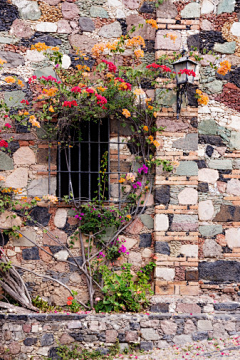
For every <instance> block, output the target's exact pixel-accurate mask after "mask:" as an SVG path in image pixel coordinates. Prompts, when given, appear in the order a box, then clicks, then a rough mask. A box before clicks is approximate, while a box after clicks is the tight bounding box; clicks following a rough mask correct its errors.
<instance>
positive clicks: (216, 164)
mask: <svg viewBox="0 0 240 360" xmlns="http://www.w3.org/2000/svg"><path fill="white" fill-rule="evenodd" d="M208 166H209V168H210V169H217V170H228V169H230V170H231V169H232V160H228V159H227V160H219V159H211V160H210V161H209V163H208Z"/></svg>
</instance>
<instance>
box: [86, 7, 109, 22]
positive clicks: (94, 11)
mask: <svg viewBox="0 0 240 360" xmlns="http://www.w3.org/2000/svg"><path fill="white" fill-rule="evenodd" d="M90 16H91V17H93V18H98V17H99V18H102V19H107V18H109V15H108V12H107V11H106V10H105V9H103V8H102V7H100V6H91V8H90Z"/></svg>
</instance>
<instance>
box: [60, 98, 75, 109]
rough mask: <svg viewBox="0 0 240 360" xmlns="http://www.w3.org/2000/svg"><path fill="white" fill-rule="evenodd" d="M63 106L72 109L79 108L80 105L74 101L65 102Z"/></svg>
mask: <svg viewBox="0 0 240 360" xmlns="http://www.w3.org/2000/svg"><path fill="white" fill-rule="evenodd" d="M62 106H63V107H69V108H71V107H72V106H78V104H77V102H76V100H72V101H64V103H63V105H62Z"/></svg>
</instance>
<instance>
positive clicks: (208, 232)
mask: <svg viewBox="0 0 240 360" xmlns="http://www.w3.org/2000/svg"><path fill="white" fill-rule="evenodd" d="M222 231H223V228H222V225H201V226H199V232H200V234H201V235H202V236H204V237H213V236H215V235H217V234H221V233H222Z"/></svg>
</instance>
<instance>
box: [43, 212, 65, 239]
mask: <svg viewBox="0 0 240 360" xmlns="http://www.w3.org/2000/svg"><path fill="white" fill-rule="evenodd" d="M49 215H50V214H49ZM49 217H50V216H49ZM51 235H52V237H53V238H55V237H56V241H54V240H53V239H52V237H49V236H48V234H45V233H44V234H43V244H44V245H52V246H57V245H58V242H60V243H63V244H66V242H67V234H66V233H65V232H64V231H61V230H58V229H55V230H52V231H51ZM57 241H58V242H57Z"/></svg>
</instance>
